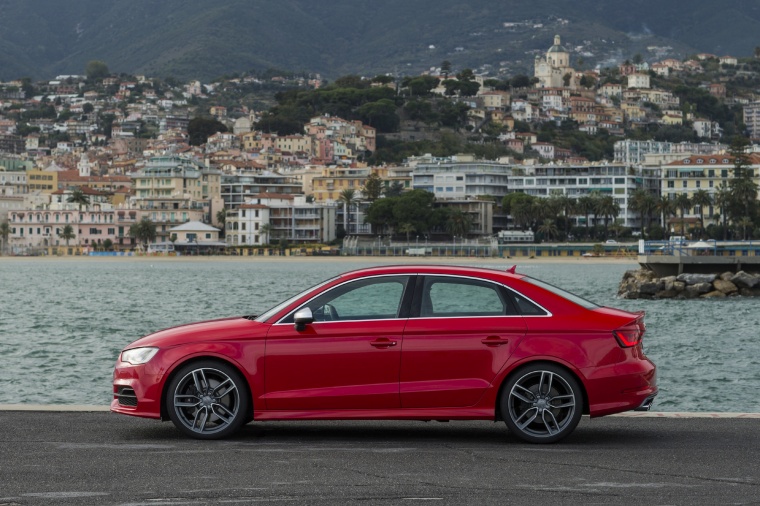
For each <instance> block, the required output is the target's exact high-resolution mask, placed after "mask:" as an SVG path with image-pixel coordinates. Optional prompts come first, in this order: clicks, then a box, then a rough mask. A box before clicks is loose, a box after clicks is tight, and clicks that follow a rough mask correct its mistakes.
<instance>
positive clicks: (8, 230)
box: [0, 221, 11, 253]
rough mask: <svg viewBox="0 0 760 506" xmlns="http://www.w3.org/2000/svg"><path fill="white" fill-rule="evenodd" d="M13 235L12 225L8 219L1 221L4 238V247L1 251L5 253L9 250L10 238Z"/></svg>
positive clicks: (0, 235) (0, 225)
mask: <svg viewBox="0 0 760 506" xmlns="http://www.w3.org/2000/svg"><path fill="white" fill-rule="evenodd" d="M10 235H11V227H10V225H9V224H8V222H7V221H3V222H1V223H0V239H2V240H3V247H2V249H0V253H5V252H6V251H7V250H8V238H9V237H10Z"/></svg>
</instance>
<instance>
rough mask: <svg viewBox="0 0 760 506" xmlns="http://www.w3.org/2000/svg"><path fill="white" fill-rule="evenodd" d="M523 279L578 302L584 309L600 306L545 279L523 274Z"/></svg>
mask: <svg viewBox="0 0 760 506" xmlns="http://www.w3.org/2000/svg"><path fill="white" fill-rule="evenodd" d="M523 280H524V281H527V282H528V283H532V284H534V285H536V286H539V287H541V288H543V289H544V290H547V291H549V292H552V293H554V294H557V295H559V296H560V297H562V298H564V299H567V300H569V301H570V302H574V303H575V304H578V305H579V306H581V307H585V308H586V309H598V308H599V307H600V306H599V305H598V304H594V303H593V302H591V301H589V300H586V299H584V298H583V297H579V296H577V295H575V294H574V293H570V292H568V291H567V290H563V289H562V288H557V287H556V286H554V285H550V284H549V283H547V282H545V281H541V280H539V279H534V278H530V277H528V276H525V277H524V278H523Z"/></svg>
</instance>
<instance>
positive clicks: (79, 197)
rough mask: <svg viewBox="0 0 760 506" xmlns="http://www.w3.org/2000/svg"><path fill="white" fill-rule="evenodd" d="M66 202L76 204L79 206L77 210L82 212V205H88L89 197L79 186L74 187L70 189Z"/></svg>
mask: <svg viewBox="0 0 760 506" xmlns="http://www.w3.org/2000/svg"><path fill="white" fill-rule="evenodd" d="M66 202H68V203H70V204H77V205H78V206H79V212H80V213H81V212H82V206H89V205H90V197H88V196H87V195H85V193H84V191H82V189H81V188H74V189H73V190H72V191H71V195H69V196H68V198H67V199H66Z"/></svg>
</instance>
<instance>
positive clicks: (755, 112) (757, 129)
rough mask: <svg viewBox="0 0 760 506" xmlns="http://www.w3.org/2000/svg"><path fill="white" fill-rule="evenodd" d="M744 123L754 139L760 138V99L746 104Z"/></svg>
mask: <svg viewBox="0 0 760 506" xmlns="http://www.w3.org/2000/svg"><path fill="white" fill-rule="evenodd" d="M744 124H745V125H747V134H748V135H749V137H750V139H752V140H760V101H758V102H753V103H751V104H747V105H745V106H744Z"/></svg>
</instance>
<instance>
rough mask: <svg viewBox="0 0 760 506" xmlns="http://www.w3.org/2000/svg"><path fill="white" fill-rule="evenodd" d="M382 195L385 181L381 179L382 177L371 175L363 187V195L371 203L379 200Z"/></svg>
mask: <svg viewBox="0 0 760 506" xmlns="http://www.w3.org/2000/svg"><path fill="white" fill-rule="evenodd" d="M382 193H383V180H382V179H380V176H378V175H377V174H376V173H374V172H373V173H372V174H370V175H369V177H368V178H367V180H366V181H364V186H362V195H364V198H365V199H367V200H368V201H369V202H370V203H371V202H374V201H376V200H377V199H379V198H380V195H381V194H382Z"/></svg>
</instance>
